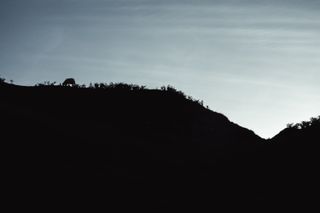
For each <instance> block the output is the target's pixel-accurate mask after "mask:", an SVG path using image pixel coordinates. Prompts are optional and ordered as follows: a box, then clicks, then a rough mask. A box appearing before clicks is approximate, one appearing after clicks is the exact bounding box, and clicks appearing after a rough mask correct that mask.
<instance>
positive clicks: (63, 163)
mask: <svg viewBox="0 0 320 213" xmlns="http://www.w3.org/2000/svg"><path fill="white" fill-rule="evenodd" d="M0 101H1V102H0V110H1V112H2V115H1V131H2V134H1V135H2V139H3V140H2V141H3V144H4V145H5V146H6V147H7V149H6V150H7V152H6V169H7V170H6V171H7V172H6V177H7V181H8V182H9V183H11V185H12V188H11V190H10V192H9V193H11V194H12V193H13V194H14V192H16V191H19V194H20V195H21V196H25V197H28V198H30V196H31V197H32V195H31V194H30V193H29V192H30V191H32V192H35V194H37V195H35V198H34V199H38V200H39V199H40V200H41V202H45V199H43V196H44V197H49V198H50V199H49V200H52V198H53V197H59V198H60V199H63V200H69V201H70V200H82V199H84V200H91V199H93V200H95V201H98V200H104V202H105V203H107V204H108V206H117V207H118V208H120V209H133V208H136V207H141V206H143V207H147V208H150V209H154V210H155V209H160V210H161V209H163V210H164V209H168V208H170V209H175V208H177V209H180V210H181V209H191V208H195V209H197V210H199V209H200V208H203V209H206V208H211V209H213V208H217V207H218V206H219V207H221V206H222V207H224V208H226V209H227V208H230V209H236V208H237V207H236V206H238V207H239V206H250V207H252V208H253V207H259V206H260V207H261V206H264V207H265V208H264V210H265V209H266V208H267V207H270V208H271V207H272V206H273V207H274V206H275V205H278V204H281V205H282V206H285V204H286V203H287V202H292V201H293V200H299V201H301V202H303V203H306V202H307V201H310V199H309V196H308V194H309V193H310V191H308V190H307V189H305V188H304V187H303V186H304V185H303V184H302V183H301V182H300V181H309V184H310V185H312V184H314V183H315V180H311V179H310V178H309V177H311V176H310V175H313V178H315V177H317V176H315V174H313V173H315V171H316V170H315V169H314V168H316V166H317V164H318V162H319V159H318V158H319V157H318V155H317V151H318V150H319V149H318V148H319V145H318V144H317V142H318V141H319V124H318V123H317V122H316V121H315V122H314V124H313V125H307V127H306V128H303V129H302V128H301V129H296V128H293V127H292V128H287V129H285V130H283V131H282V132H280V133H279V134H278V135H277V136H275V137H274V138H272V139H270V140H265V139H262V138H260V137H259V136H257V135H255V134H254V132H253V131H251V130H248V129H246V128H243V127H241V126H239V125H237V124H235V123H233V122H231V121H229V120H228V118H227V117H225V116H224V115H222V114H220V113H217V112H214V111H212V110H209V109H208V108H206V107H204V106H203V104H202V102H201V101H198V100H195V99H193V98H191V97H188V96H186V95H185V94H183V93H182V92H180V91H177V90H176V89H175V88H173V87H170V86H168V87H162V88H161V89H146V88H145V87H141V86H137V85H128V84H123V83H119V84H109V85H106V84H95V85H91V86H90V87H89V88H86V87H84V86H78V85H76V84H71V85H68V86H66V85H57V86H54V85H53V84H49V83H48V84H46V85H44V84H39V85H37V86H34V87H26V86H17V85H13V84H7V83H5V82H2V83H1V84H0ZM306 165H307V166H306ZM297 173H298V174H299V175H297ZM306 176H307V177H306ZM299 193H303V194H299ZM39 195H43V196H39ZM12 196H15V195H12ZM310 196H311V195H310ZM26 200H27V199H26ZM230 204H232V205H230Z"/></svg>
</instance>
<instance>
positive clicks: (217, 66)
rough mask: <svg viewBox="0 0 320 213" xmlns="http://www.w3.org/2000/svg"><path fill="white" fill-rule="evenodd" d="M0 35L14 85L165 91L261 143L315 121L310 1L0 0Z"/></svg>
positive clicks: (316, 32) (317, 24)
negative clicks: (107, 85) (198, 102)
mask: <svg viewBox="0 0 320 213" xmlns="http://www.w3.org/2000/svg"><path fill="white" fill-rule="evenodd" d="M0 29H1V33H0V75H1V76H2V77H5V78H6V79H13V80H14V81H15V82H16V83H17V84H23V85H34V84H35V83H38V82H43V81H46V80H50V81H57V82H61V81H63V80H64V79H65V78H67V77H74V78H76V80H77V81H78V82H79V83H87V84H88V83H89V82H111V81H113V82H128V83H137V84H143V85H147V86H149V87H151V88H155V87H160V86H161V85H168V84H171V85H174V86H175V87H176V88H178V89H179V90H182V91H184V92H185V93H186V94H188V95H192V96H193V97H195V98H197V99H202V100H204V102H205V104H206V105H209V107H210V108H211V109H213V110H214V111H218V112H221V113H223V114H225V115H226V116H227V117H228V118H229V119H230V120H231V121H233V122H236V123H238V124H240V125H242V126H244V127H247V128H249V129H252V130H254V131H255V132H256V133H257V134H259V135H260V136H262V137H272V136H274V135H275V134H276V133H278V132H279V131H280V130H281V129H283V128H284V127H285V125H286V124H287V123H290V122H298V121H301V120H306V119H308V118H309V117H311V116H316V115H319V114H320V84H319V80H320V71H319V69H320V48H319V47H320V1H316V0H283V1H279V0H277V1H276V0H268V1H259V0H220V1H219V0H210V1H209V0H203V1H201V0H185V1H183V0H180V1H175V0H90V1H89V0H28V1H25V0H2V1H0Z"/></svg>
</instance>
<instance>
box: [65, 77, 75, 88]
mask: <svg viewBox="0 0 320 213" xmlns="http://www.w3.org/2000/svg"><path fill="white" fill-rule="evenodd" d="M75 85H76V81H75V80H74V78H67V79H66V80H64V82H63V83H62V86H72V87H73V86H75Z"/></svg>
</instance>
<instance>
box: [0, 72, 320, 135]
mask: <svg viewBox="0 0 320 213" xmlns="http://www.w3.org/2000/svg"><path fill="white" fill-rule="evenodd" d="M0 77H1V79H2V80H4V82H5V83H7V84H11V85H14V86H22V87H36V86H37V84H43V85H45V86H49V85H48V84H51V86H63V83H62V82H61V83H60V82H52V81H45V82H39V83H37V84H34V85H17V84H14V81H13V80H12V81H11V80H9V81H8V79H5V78H2V76H0ZM10 81H11V82H10ZM95 83H104V84H110V83H113V84H118V83H124V84H128V83H126V82H90V84H92V85H93V84H95ZM76 85H80V86H82V85H85V88H86V89H89V88H90V87H89V84H88V85H87V84H78V83H77V82H76ZM135 85H136V84H135ZM137 86H145V85H137ZM162 86H165V87H169V86H170V87H173V88H174V89H176V90H177V91H178V92H182V93H183V94H184V95H185V97H186V98H187V99H189V98H188V97H191V98H192V100H195V101H198V103H200V102H202V104H201V105H202V106H203V107H205V108H206V109H208V110H210V111H212V112H215V113H219V114H222V115H223V116H225V117H226V118H227V119H228V120H229V121H230V122H232V123H236V122H234V121H232V120H231V119H230V118H229V116H228V115H226V114H225V113H223V112H220V111H219V112H218V111H216V110H214V109H211V108H210V107H209V106H208V105H205V102H204V100H201V99H197V98H196V97H192V96H189V95H188V94H185V93H184V92H183V91H181V90H179V89H178V88H176V87H174V85H162ZM162 86H161V87H162ZM161 87H156V88H150V87H145V88H144V89H146V90H161ZM319 117H320V115H314V116H312V117H310V118H308V119H311V118H319ZM308 119H304V120H301V121H297V122H290V123H287V125H289V124H290V125H295V124H300V123H301V122H303V121H307V122H308V121H309V120H308ZM236 124H238V123H236ZM238 125H240V124H238ZM287 125H286V127H284V128H283V129H281V130H279V132H278V133H277V134H279V133H280V132H281V131H282V130H284V129H285V128H287ZM240 126H241V127H244V128H246V129H248V130H251V131H253V132H254V133H255V134H256V135H258V136H259V137H261V138H263V139H266V140H267V139H272V138H273V137H275V136H276V135H277V134H275V135H273V136H271V137H268V138H265V137H263V136H261V135H259V134H258V133H256V132H255V131H254V130H253V129H251V128H249V127H245V126H242V125H240Z"/></svg>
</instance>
